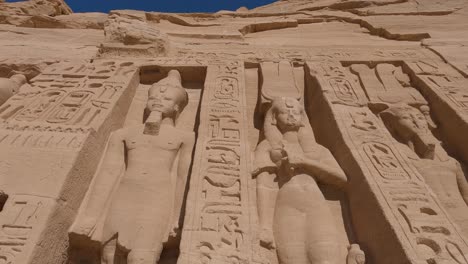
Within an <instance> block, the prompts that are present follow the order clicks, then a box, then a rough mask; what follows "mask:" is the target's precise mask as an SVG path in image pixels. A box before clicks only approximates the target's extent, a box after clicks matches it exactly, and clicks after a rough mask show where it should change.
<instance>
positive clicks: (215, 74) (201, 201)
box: [178, 61, 255, 264]
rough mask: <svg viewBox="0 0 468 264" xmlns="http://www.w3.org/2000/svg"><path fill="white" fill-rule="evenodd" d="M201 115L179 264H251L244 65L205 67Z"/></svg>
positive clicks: (253, 232)
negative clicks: (205, 75)
mask: <svg viewBox="0 0 468 264" xmlns="http://www.w3.org/2000/svg"><path fill="white" fill-rule="evenodd" d="M200 111H201V114H200V125H199V130H198V140H197V146H196V152H195V159H194V164H193V169H192V175H191V182H190V186H189V188H190V190H189V194H188V198H187V207H186V211H185V214H186V216H185V222H184V229H183V233H182V242H181V246H180V257H179V261H178V263H179V264H189V263H207V264H208V263H211V264H222V263H252V258H253V257H252V239H253V235H254V234H255V230H254V229H253V228H252V225H251V224H252V219H251V218H252V217H251V216H252V212H251V211H252V210H253V204H252V199H253V198H252V193H251V186H249V185H250V181H251V174H250V157H251V154H250V152H249V147H248V140H247V136H248V135H247V122H248V120H247V107H246V98H245V81H244V67H243V63H241V62H238V61H232V62H229V61H227V62H225V63H224V64H219V65H209V66H208V72H207V78H206V82H205V88H204V92H203V98H202V104H201V110H200Z"/></svg>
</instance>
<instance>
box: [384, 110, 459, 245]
mask: <svg viewBox="0 0 468 264" xmlns="http://www.w3.org/2000/svg"><path fill="white" fill-rule="evenodd" d="M428 110H429V109H428V107H427V106H422V107H421V109H420V110H418V109H416V108H414V107H411V106H408V105H406V104H397V105H391V106H390V107H389V108H388V109H387V110H385V111H383V112H382V113H380V116H381V117H382V119H383V121H384V123H385V125H386V126H387V128H388V129H389V130H390V132H391V133H392V135H393V136H394V137H395V138H396V139H397V140H398V141H399V142H400V143H402V144H401V145H400V146H401V149H402V150H403V152H404V153H405V154H406V155H407V157H408V159H409V160H410V161H412V163H413V165H414V166H415V167H416V169H417V170H418V171H419V172H420V173H421V175H423V177H424V179H425V180H426V182H427V184H428V185H429V186H430V187H431V188H432V190H433V191H434V193H435V194H436V195H437V196H438V198H439V200H440V201H441V202H442V204H443V205H444V207H445V208H446V210H447V211H448V212H449V214H450V215H451V216H452V217H453V219H454V220H455V221H456V222H457V224H458V225H459V226H460V227H461V229H462V232H463V234H464V235H465V236H466V237H468V206H467V202H468V183H467V181H466V178H465V176H464V173H463V169H462V167H461V165H460V163H459V162H458V161H457V160H455V159H454V158H452V157H450V156H449V155H448V154H447V152H446V151H445V150H444V149H443V148H442V146H441V144H440V142H439V141H438V140H437V138H436V137H434V135H433V134H432V132H431V129H430V128H431V127H434V126H435V125H434V124H433V122H432V120H430V119H428V116H427V112H428Z"/></svg>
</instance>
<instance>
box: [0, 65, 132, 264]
mask: <svg viewBox="0 0 468 264" xmlns="http://www.w3.org/2000/svg"><path fill="white" fill-rule="evenodd" d="M136 73H137V68H136V67H135V65H134V64H133V63H129V62H123V61H120V62H119V61H95V62H93V63H81V62H80V63H78V62H62V63H57V64H52V65H51V66H49V67H48V68H45V69H44V71H43V72H42V73H41V74H39V75H38V76H36V77H34V78H33V79H31V81H30V82H29V83H28V84H25V85H23V86H22V87H21V89H20V90H19V92H18V93H17V94H15V95H14V96H13V97H11V98H10V99H9V100H8V101H7V102H6V103H5V104H3V105H2V106H1V108H0V117H1V118H2V121H3V122H2V123H1V124H0V146H1V149H2V151H0V159H1V160H2V161H3V164H10V166H7V167H4V169H5V172H4V173H1V175H0V177H1V180H2V191H3V192H4V193H5V195H6V196H7V197H8V198H7V199H6V203H5V205H4V207H3V210H2V212H1V213H0V222H1V223H2V226H3V230H2V234H1V237H2V238H0V240H1V241H3V242H0V252H5V256H3V259H2V255H0V262H1V260H3V261H5V263H28V262H29V261H30V260H31V259H35V258H36V257H37V256H41V258H42V257H43V256H46V259H43V261H45V262H48V263H55V262H60V261H63V258H65V255H64V254H62V253H61V251H60V250H59V249H58V248H61V247H63V246H64V244H66V243H67V241H66V235H65V234H66V229H68V226H67V225H69V224H71V223H70V222H69V221H70V219H71V218H72V217H73V213H70V212H71V211H73V210H77V209H78V206H79V203H80V202H81V199H82V198H83V191H84V190H86V188H87V187H88V184H89V181H90V179H91V177H90V176H91V175H92V171H93V170H94V169H95V168H96V166H97V161H98V159H96V156H97V155H99V154H100V153H101V151H102V150H103V147H104V144H105V142H106V140H107V136H108V135H109V132H110V130H112V129H114V127H115V126H118V125H119V123H123V116H124V113H125V111H126V109H127V108H128V104H129V103H128V102H129V101H130V100H131V97H132V95H133V91H134V85H135V81H137V76H136V75H135V74H136ZM117 105H118V106H117ZM80 164H86V166H82V165H80ZM0 166H1V165H0ZM5 166H6V165H5ZM2 167H3V166H2ZM78 167H79V168H80V169H77V168H78ZM60 201H67V207H66V208H65V207H64V206H63V204H62V202H60ZM18 208H23V209H22V211H21V212H19V211H18V210H19V209H18ZM52 216H53V217H52ZM15 219H16V220H15ZM50 221H61V222H62V223H63V224H61V225H59V226H57V225H53V224H51V222H50ZM63 231H64V232H65V233H64V232H63ZM36 244H42V245H43V247H36V246H35V245H36ZM46 250H47V251H48V253H47V254H46V253H44V251H46Z"/></svg>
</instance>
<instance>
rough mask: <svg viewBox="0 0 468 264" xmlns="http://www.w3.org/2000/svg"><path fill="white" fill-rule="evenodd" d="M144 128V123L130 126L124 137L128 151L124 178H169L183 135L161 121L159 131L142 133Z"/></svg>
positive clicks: (153, 179) (149, 179) (152, 180)
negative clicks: (155, 133)
mask: <svg viewBox="0 0 468 264" xmlns="http://www.w3.org/2000/svg"><path fill="white" fill-rule="evenodd" d="M143 129H144V126H141V127H140V126H139V127H136V128H134V129H132V130H129V131H128V133H127V134H126V136H125V138H124V142H125V148H126V153H127V155H126V159H127V162H126V163H127V169H126V172H125V175H124V179H125V180H136V181H138V180H141V181H150V182H154V181H158V182H161V181H169V180H170V176H171V169H172V167H173V163H174V160H175V157H176V156H177V152H178V150H179V148H180V146H181V144H182V140H183V139H182V135H181V133H180V131H178V130H177V129H176V128H174V127H170V126H164V125H163V126H161V130H160V133H159V135H145V134H143Z"/></svg>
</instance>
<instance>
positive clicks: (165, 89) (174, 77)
mask: <svg viewBox="0 0 468 264" xmlns="http://www.w3.org/2000/svg"><path fill="white" fill-rule="evenodd" d="M187 104H188V94H187V92H186V91H185V89H184V87H182V79H181V77H180V73H179V72H178V71H177V70H171V71H170V72H169V74H168V76H167V77H166V78H164V79H163V80H161V81H159V82H158V83H155V84H153V86H151V88H150V89H149V90H148V102H147V104H146V109H147V111H149V112H153V111H155V112H161V114H162V116H163V117H171V118H176V117H177V116H178V115H179V114H180V113H181V112H182V110H183V109H184V108H185V106H186V105H187Z"/></svg>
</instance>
